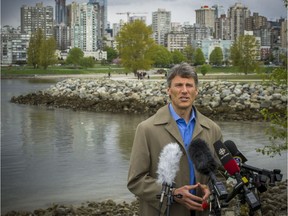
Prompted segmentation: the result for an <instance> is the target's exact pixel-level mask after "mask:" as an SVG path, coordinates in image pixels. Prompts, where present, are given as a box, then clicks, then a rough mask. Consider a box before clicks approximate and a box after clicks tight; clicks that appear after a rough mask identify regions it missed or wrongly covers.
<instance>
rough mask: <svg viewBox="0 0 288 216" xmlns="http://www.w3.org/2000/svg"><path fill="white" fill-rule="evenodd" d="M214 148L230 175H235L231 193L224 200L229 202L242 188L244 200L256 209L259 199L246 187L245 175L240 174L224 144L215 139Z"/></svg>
mask: <svg viewBox="0 0 288 216" xmlns="http://www.w3.org/2000/svg"><path fill="white" fill-rule="evenodd" d="M214 149H215V151H216V154H217V156H218V157H219V159H220V161H221V163H222V165H223V166H224V168H225V170H226V171H227V172H228V173H229V174H230V175H232V176H235V178H236V180H237V184H236V185H235V186H234V189H233V191H232V193H231V194H229V195H228V197H227V198H226V200H225V201H226V202H229V201H230V200H231V199H233V198H234V197H235V196H236V195H237V194H239V193H240V192H241V190H242V189H243V190H244V195H245V201H246V202H247V203H248V205H249V206H250V208H251V209H252V210H253V211H255V210H258V209H259V208H260V207H261V204H260V201H259V199H258V198H257V197H256V195H255V194H254V193H253V192H252V191H250V190H249V189H248V188H247V187H246V185H245V183H247V182H248V180H247V179H246V177H242V176H241V174H240V168H239V167H238V165H237V163H236V161H235V160H234V159H233V157H232V155H231V154H230V152H229V151H228V149H227V148H226V146H225V145H224V144H223V143H222V142H221V141H217V142H216V143H214Z"/></svg>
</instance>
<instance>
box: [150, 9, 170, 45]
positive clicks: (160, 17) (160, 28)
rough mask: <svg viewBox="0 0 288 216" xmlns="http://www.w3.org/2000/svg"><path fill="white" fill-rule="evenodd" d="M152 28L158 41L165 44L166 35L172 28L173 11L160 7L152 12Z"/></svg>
mask: <svg viewBox="0 0 288 216" xmlns="http://www.w3.org/2000/svg"><path fill="white" fill-rule="evenodd" d="M152 30H153V36H154V39H155V41H156V43H158V44H159V45H162V46H164V44H165V36H166V34H168V33H169V32H170V30H171V11H166V10H165V9H158V11H155V12H152Z"/></svg>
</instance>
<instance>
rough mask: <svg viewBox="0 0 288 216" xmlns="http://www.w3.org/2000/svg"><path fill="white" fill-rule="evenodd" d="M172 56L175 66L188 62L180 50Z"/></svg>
mask: <svg viewBox="0 0 288 216" xmlns="http://www.w3.org/2000/svg"><path fill="white" fill-rule="evenodd" d="M171 54H172V63H173V64H180V63H181V62H184V61H186V58H185V56H184V55H183V54H182V53H181V52H180V51H179V50H175V51H173V52H171Z"/></svg>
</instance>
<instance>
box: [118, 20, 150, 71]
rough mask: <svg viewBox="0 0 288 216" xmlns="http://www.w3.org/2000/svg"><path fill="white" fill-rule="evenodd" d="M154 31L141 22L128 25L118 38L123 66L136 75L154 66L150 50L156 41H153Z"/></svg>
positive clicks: (137, 21) (136, 21)
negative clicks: (139, 71)
mask: <svg viewBox="0 0 288 216" xmlns="http://www.w3.org/2000/svg"><path fill="white" fill-rule="evenodd" d="M152 33H153V32H152V29H151V27H147V26H146V25H145V23H144V22H143V21H141V20H135V21H133V22H131V23H126V24H125V25H124V26H123V28H122V29H121V31H120V32H119V34H118V35H117V36H116V41H117V43H118V46H117V48H118V51H119V56H120V58H121V64H122V65H123V66H124V67H125V68H126V69H129V70H132V71H133V73H134V74H137V70H139V69H143V70H148V69H150V68H151V66H152V64H153V59H152V56H151V52H150V50H151V49H152V48H153V46H154V44H155V41H154V40H153V39H152V37H151V36H152Z"/></svg>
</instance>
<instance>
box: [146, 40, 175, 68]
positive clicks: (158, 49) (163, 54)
mask: <svg viewBox="0 0 288 216" xmlns="http://www.w3.org/2000/svg"><path fill="white" fill-rule="evenodd" d="M149 55H150V56H151V58H152V60H153V62H154V63H153V65H154V66H155V67H168V66H169V65H170V64H171V62H172V55H171V53H170V52H169V51H168V50H167V48H165V47H164V46H161V45H157V44H155V45H154V46H153V47H152V48H151V50H150V54H149Z"/></svg>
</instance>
